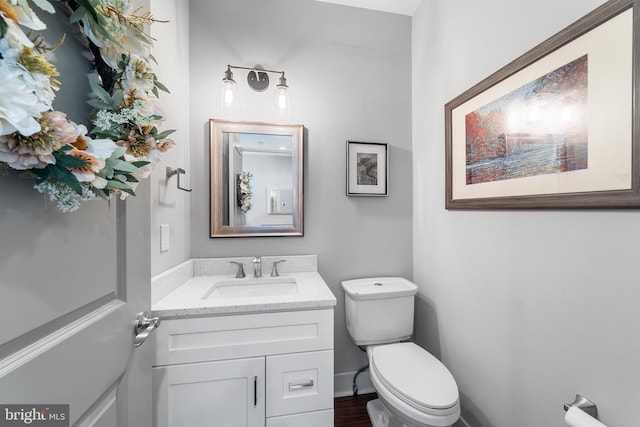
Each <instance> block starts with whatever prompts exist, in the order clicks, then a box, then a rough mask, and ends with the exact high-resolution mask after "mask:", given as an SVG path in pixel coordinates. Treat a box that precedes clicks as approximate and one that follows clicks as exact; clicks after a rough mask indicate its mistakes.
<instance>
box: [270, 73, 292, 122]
mask: <svg viewBox="0 0 640 427" xmlns="http://www.w3.org/2000/svg"><path fill="white" fill-rule="evenodd" d="M274 110H276V111H277V112H278V113H280V114H285V115H289V114H291V100H290V99H289V86H287V79H286V78H285V77H284V72H282V75H281V76H280V82H279V83H278V84H277V85H276V99H275V104H274Z"/></svg>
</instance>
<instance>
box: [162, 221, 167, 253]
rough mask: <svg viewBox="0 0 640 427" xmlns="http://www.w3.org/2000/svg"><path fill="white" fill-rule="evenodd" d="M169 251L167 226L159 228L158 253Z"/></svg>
mask: <svg viewBox="0 0 640 427" xmlns="http://www.w3.org/2000/svg"><path fill="white" fill-rule="evenodd" d="M168 250H169V224H162V225H161V226H160V252H167V251H168Z"/></svg>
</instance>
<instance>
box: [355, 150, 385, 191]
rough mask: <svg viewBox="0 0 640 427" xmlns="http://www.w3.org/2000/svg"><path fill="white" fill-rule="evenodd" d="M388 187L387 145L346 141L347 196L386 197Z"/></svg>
mask: <svg viewBox="0 0 640 427" xmlns="http://www.w3.org/2000/svg"><path fill="white" fill-rule="evenodd" d="M388 186H389V147H388V144H384V143H378V142H355V141H347V196H386V195H387V192H388Z"/></svg>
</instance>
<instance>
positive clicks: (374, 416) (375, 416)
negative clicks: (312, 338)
mask: <svg viewBox="0 0 640 427" xmlns="http://www.w3.org/2000/svg"><path fill="white" fill-rule="evenodd" d="M342 288H343V289H344V292H345V311H346V318H347V330H348V331H349V335H351V339H353V341H354V342H355V343H356V344H357V345H359V346H365V347H366V350H367V357H368V359H369V373H370V375H371V382H372V383H373V386H374V387H375V388H376V391H377V392H378V397H379V399H376V400H373V401H371V402H369V403H368V404H367V412H368V413H369V418H370V419H371V423H372V424H373V427H447V426H450V425H452V424H453V423H455V422H456V421H457V420H458V418H459V417H460V402H459V399H458V386H457V384H456V381H455V380H454V378H453V376H452V375H451V373H450V372H449V371H448V370H447V368H446V367H445V366H444V365H443V364H442V363H441V362H440V361H439V360H438V359H436V358H435V357H434V356H432V355H431V354H429V352H427V351H426V350H424V349H423V348H421V347H419V346H418V345H416V344H414V343H412V342H402V341H405V340H408V339H410V338H411V335H412V334H413V311H414V310H413V308H414V298H415V294H416V293H417V291H418V287H417V286H416V285H415V284H414V283H411V282H410V281H408V280H406V279H404V278H402V277H374V278H368V279H356V280H346V281H344V282H342Z"/></svg>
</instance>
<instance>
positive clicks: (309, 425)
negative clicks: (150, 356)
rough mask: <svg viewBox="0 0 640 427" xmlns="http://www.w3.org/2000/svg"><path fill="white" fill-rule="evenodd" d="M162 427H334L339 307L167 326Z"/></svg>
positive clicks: (160, 341) (158, 362)
mask: <svg viewBox="0 0 640 427" xmlns="http://www.w3.org/2000/svg"><path fill="white" fill-rule="evenodd" d="M156 333H157V335H156V352H155V360H154V364H153V365H154V368H153V392H154V426H155V427H186V426H208V425H211V426H216V427H245V426H246V427H250V426H251V427H253V426H267V427H293V426H301V425H304V426H305V427H331V426H333V308H328V309H327V308H324V309H317V310H303V311H288V312H270V313H251V314H232V315H221V316H210V317H188V318H177V319H163V321H162V323H161V325H160V327H159V328H158V330H157V331H156Z"/></svg>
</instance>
